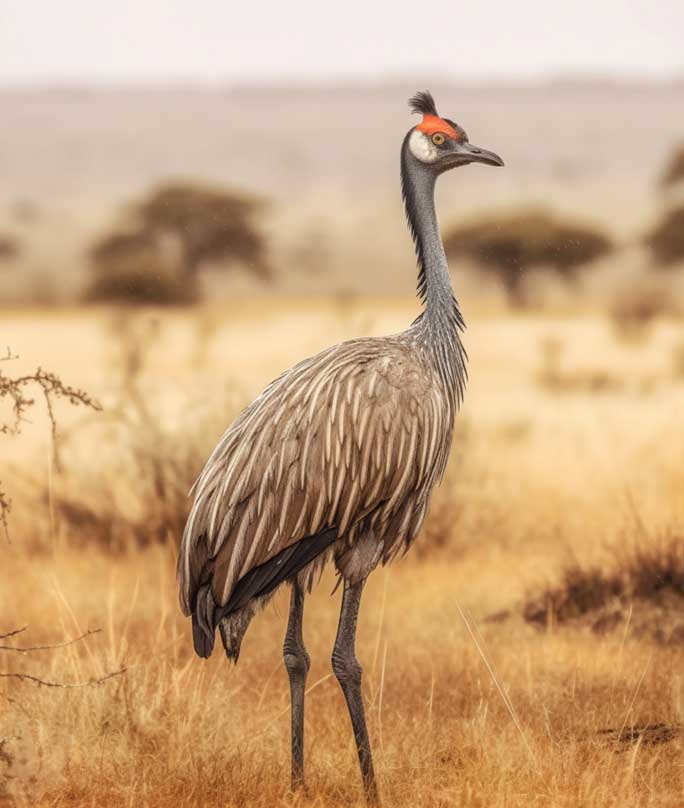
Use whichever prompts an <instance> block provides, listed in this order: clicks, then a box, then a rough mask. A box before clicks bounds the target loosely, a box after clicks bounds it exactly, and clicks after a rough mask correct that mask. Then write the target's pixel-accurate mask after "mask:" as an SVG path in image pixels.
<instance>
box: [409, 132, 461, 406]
mask: <svg viewBox="0 0 684 808" xmlns="http://www.w3.org/2000/svg"><path fill="white" fill-rule="evenodd" d="M409 134H410V133H409ZM436 179H437V176H436V173H435V172H434V171H433V170H432V169H431V168H430V167H428V166H425V165H423V164H422V163H420V162H419V161H418V160H416V158H415V157H414V156H413V155H412V154H411V152H410V151H409V148H408V136H407V139H406V140H405V141H404V145H403V148H402V152H401V191H402V196H403V198H404V205H405V208H406V219H407V222H408V226H409V230H410V232H411V237H412V238H413V243H414V245H415V248H416V256H417V259H418V295H419V297H420V299H421V300H422V301H423V302H424V303H425V311H424V312H423V313H422V314H421V316H420V317H419V318H418V320H417V321H416V323H415V330H416V333H417V334H418V336H419V338H420V340H421V341H422V342H423V343H424V345H425V347H426V348H427V350H428V355H429V356H430V358H431V360H432V361H433V362H434V364H435V367H436V369H437V371H438V373H439V374H440V376H441V377H442V379H443V381H444V383H445V386H446V388H447V392H448V394H449V397H450V400H451V401H452V403H453V404H454V406H455V407H456V406H458V404H459V403H460V401H461V400H462V399H463V393H464V388H465V382H466V379H467V375H468V374H467V369H466V360H467V357H466V353H465V349H464V347H463V344H462V343H461V339H460V336H459V334H460V332H461V331H463V330H464V328H465V323H464V321H463V316H462V315H461V311H460V309H459V307H458V302H457V300H456V298H455V297H454V293H453V289H452V287H451V277H450V275H449V267H448V265H447V259H446V254H445V252H444V245H443V244H442V237H441V235H440V232H439V224H438V222H437V215H436V213H435V182H436Z"/></svg>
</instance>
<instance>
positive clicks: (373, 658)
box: [0, 300, 684, 806]
mask: <svg viewBox="0 0 684 808" xmlns="http://www.w3.org/2000/svg"><path fill="white" fill-rule="evenodd" d="M415 311H416V306H415V304H414V303H413V302H408V301H403V300H394V301H391V300H383V301H378V300H373V301H370V300H359V301H356V302H353V301H349V300H347V301H341V302H340V301H337V302H335V301H326V300H321V301H297V300H289V301H281V302H273V301H271V302H268V301H261V302H259V303H256V302H249V301H236V302H234V303H233V304H231V305H230V306H228V307H227V308H225V309H221V310H216V309H212V308H210V307H207V308H204V309H200V310H196V311H192V312H176V313H165V312H160V311H142V312H138V313H136V314H134V315H128V316H125V317H122V316H121V315H118V314H116V313H115V312H110V311H106V310H88V311H80V310H65V311H62V312H58V313H55V312H49V311H35V310H34V311H16V312H11V311H6V312H4V313H3V315H2V324H3V335H2V340H3V342H9V343H10V345H11V347H12V348H13V350H14V351H16V352H17V353H19V354H20V355H21V357H20V359H19V360H17V362H16V363H14V366H13V368H12V372H14V370H16V371H17V372H21V371H22V370H23V369H29V370H30V369H31V368H33V367H35V366H36V365H38V364H41V365H43V366H44V367H47V368H49V369H50V370H54V371H56V372H58V373H60V374H62V376H63V377H64V380H65V381H66V382H68V383H71V384H77V385H79V386H83V387H85V388H87V389H88V390H89V392H91V393H92V394H94V395H96V396H98V397H99V398H100V400H101V402H102V404H103V405H104V411H103V412H102V413H101V414H91V413H84V412H79V411H74V410H71V409H69V408H68V407H63V406H60V407H59V408H58V410H57V415H58V418H59V420H60V424H61V434H62V440H61V446H60V453H59V454H60V468H61V470H58V469H57V467H56V464H55V463H54V462H52V460H51V462H48V460H49V459H51V458H52V453H51V451H50V450H49V443H48V436H49V430H48V429H47V425H46V424H45V423H44V421H43V420H42V418H41V417H39V416H38V414H37V413H36V415H35V417H33V416H32V423H30V424H26V425H25V427H24V430H23V434H22V435H21V436H20V437H18V438H13V437H8V438H6V439H3V446H2V455H1V457H0V479H1V480H2V482H3V486H4V487H5V488H6V489H7V490H8V492H9V493H10V494H12V495H13V497H14V508H13V512H12V514H11V522H10V531H11V535H10V539H11V543H5V544H4V545H3V548H2V562H0V563H1V566H0V583H1V586H0V616H1V617H0V634H2V633H4V632H6V631H9V630H11V629H13V628H18V627H21V626H24V625H28V629H27V631H26V632H24V634H22V635H18V636H17V637H16V638H11V639H8V640H5V641H3V642H5V643H6V644H8V645H9V644H12V643H13V642H14V644H16V645H23V646H25V645H36V644H43V643H56V642H61V641H64V640H65V639H68V638H70V637H77V636H79V635H80V634H82V633H83V632H85V631H87V630H88V629H95V628H99V629H101V631H100V632H99V633H96V634H91V635H89V636H87V637H86V638H85V639H83V640H81V641H80V642H76V643H74V644H72V645H68V646H66V647H64V648H61V649H55V650H50V651H36V652H33V653H27V654H18V653H14V652H1V651H0V671H1V672H4V673H7V672H12V673H29V674H33V675H35V676H38V677H40V678H42V679H44V680H48V681H53V682H58V683H84V682H88V681H89V680H91V679H93V678H98V677H102V676H104V675H106V674H107V673H112V672H117V671H119V670H120V669H121V668H122V667H125V668H126V670H125V672H124V673H122V674H121V675H118V676H115V677H114V678H111V679H108V680H107V681H106V682H104V683H103V684H101V685H99V686H92V687H83V688H76V689H63V688H49V687H38V686H34V684H32V683H31V682H29V681H22V680H17V679H15V678H4V679H3V680H2V681H1V682H0V784H1V786H0V789H4V792H3V791H2V790H0V794H4V799H5V800H6V801H7V802H8V803H10V804H11V803H14V804H17V805H22V806H23V805H26V806H29V805H30V806H42V805H51V806H61V805H95V804H99V805H107V806H110V805H111V806H119V805H121V806H140V805H149V806H171V805H173V806H198V805H203V806H204V805H206V806H214V805H216V806H219V805H220V806H242V805H254V806H272V805H285V806H304V805H312V806H328V805H330V806H336V805H356V804H362V793H361V789H360V782H359V775H358V766H357V762H356V758H355V751H354V747H353V740H352V736H351V730H350V727H349V719H348V716H347V714H346V709H345V706H344V702H343V698H342V695H341V692H340V690H339V688H338V686H337V683H336V682H335V680H334V678H333V677H332V676H331V671H330V653H331V649H332V643H333V640H334V634H335V627H336V620H337V610H338V606H339V603H338V601H339V593H338V594H336V595H335V596H333V597H331V596H330V592H331V590H332V588H333V586H334V582H335V581H334V576H333V575H332V573H331V572H330V571H328V572H326V574H325V575H324V577H323V580H322V581H321V583H320V584H319V585H318V587H317V589H316V590H315V591H314V593H313V595H312V596H311V597H310V598H309V599H308V601H307V606H306V614H305V637H306V642H307V646H308V648H309V652H310V654H311V658H312V668H311V672H310V676H309V690H310V693H309V696H308V701H307V716H306V756H307V789H306V791H305V792H303V793H297V794H292V793H290V791H289V717H288V705H289V693H288V687H287V677H286V673H285V669H284V666H283V664H282V659H281V650H280V649H281V643H282V635H283V632H284V627H285V619H286V614H287V600H286V593H284V592H283V593H280V594H279V595H278V596H277V597H276V599H275V600H274V601H273V603H272V604H271V605H269V606H268V608H267V609H266V610H265V611H264V613H263V614H261V615H260V616H259V617H258V618H257V619H256V620H255V621H254V623H253V625H252V628H251V629H250V632H249V634H248V635H247V638H246V640H245V643H244V646H243V651H242V656H241V659H240V662H239V664H238V665H237V667H235V668H233V667H232V666H229V665H228V663H227V662H226V661H225V659H224V658H222V657H221V654H220V653H216V654H215V655H214V657H212V659H211V660H209V661H208V662H203V661H202V660H199V659H197V658H195V657H194V656H193V654H192V649H191V641H190V636H189V625H188V623H187V621H186V620H185V619H184V618H182V616H181V615H180V613H179V610H178V607H177V599H176V590H175V579H174V563H175V546H174V541H175V540H176V539H177V535H176V534H177V530H178V526H179V525H180V524H181V523H182V518H183V513H184V508H185V507H187V503H186V500H185V497H184V494H185V491H186V490H187V487H188V484H189V482H190V480H191V479H192V478H193V476H194V474H196V473H197V471H198V470H199V466H200V464H201V461H202V459H203V457H205V456H206V453H207V451H208V450H209V449H210V448H211V446H212V444H213V442H214V441H215V439H216V437H217V435H218V434H219V433H220V431H221V430H222V429H223V427H224V426H225V425H226V424H227V423H228V422H229V421H230V420H231V418H232V417H233V416H234V414H235V413H236V412H237V410H238V409H239V407H240V406H241V405H242V404H243V403H244V402H246V401H247V400H249V399H250V397H252V396H253V395H254V394H256V393H257V392H258V391H259V389H261V387H262V386H263V385H264V384H265V383H266V382H267V381H269V380H270V379H271V378H272V377H273V376H274V375H276V374H277V373H278V372H279V371H280V370H282V369H283V368H285V367H287V366H289V365H290V364H292V363H293V362H294V361H296V360H297V359H299V358H302V357H303V356H306V355H308V354H310V353H312V352H314V351H316V350H318V349H319V348H322V347H324V346H326V345H328V344H330V343H331V342H334V341H338V340H340V339H344V338H348V337H350V336H356V335H359V334H381V333H388V332H392V331H395V330H399V329H400V328H402V327H404V326H405V324H406V323H407V322H408V321H409V320H410V318H411V317H412V316H413V315H414V314H415ZM467 313H468V320H469V322H470V324H471V325H470V328H469V330H468V332H467V335H466V343H467V347H468V350H469V353H470V357H471V379H470V384H469V389H468V393H467V399H466V403H465V406H464V408H463V410H462V412H461V414H460V417H459V420H458V424H457V429H456V438H455V445H454V451H453V454H452V459H451V462H450V465H449V468H448V470H447V474H446V477H445V480H444V483H443V485H442V486H441V488H440V489H439V490H438V491H437V492H436V495H435V498H434V501H433V508H432V510H431V514H430V517H429V520H428V523H427V525H426V528H425V530H424V532H423V534H422V536H421V537H420V538H419V540H418V543H417V544H416V545H415V546H414V548H413V549H412V551H411V553H410V554H409V555H408V556H407V557H406V558H405V559H403V560H401V561H400V562H397V563H395V564H394V565H393V566H392V567H390V568H387V569H380V570H377V571H376V572H375V573H374V574H373V576H371V579H370V581H369V584H368V586H367V589H366V593H365V595H364V599H363V602H362V610H361V621H360V630H359V637H358V656H359V658H360V660H361V662H362V664H363V666H364V691H365V696H366V705H367V712H368V720H369V725H370V732H371V736H372V741H373V745H374V750H375V758H376V769H377V772H378V776H379V780H380V787H381V791H382V794H383V798H384V803H385V804H386V805H388V806H389V805H392V806H394V805H396V806H447V805H449V806H451V805H463V806H518V805H520V806H528V805H538V806H548V805H553V806H631V805H634V806H636V805H639V806H642V805H653V806H663V805H673V806H675V805H680V804H682V794H684V756H683V754H682V753H683V752H684V741H683V740H682V738H684V736H682V737H680V734H679V733H680V729H681V727H682V726H684V680H683V676H684V674H683V672H682V671H683V665H682V662H683V661H684V656H683V655H684V650H683V649H682V646H681V644H677V643H676V642H657V641H655V640H654V639H653V638H652V637H651V636H650V635H649V634H648V633H644V632H641V631H637V630H636V627H637V626H639V625H641V623H640V619H639V614H640V612H641V611H643V610H644V609H645V608H646V607H645V605H644V603H643V599H639V598H637V597H635V598H634V600H633V601H629V602H627V601H625V599H624V597H623V599H622V601H621V603H620V608H621V609H622V610H623V611H624V613H625V614H626V618H625V619H623V620H622V621H621V622H620V623H619V625H618V627H617V629H616V630H614V631H605V632H602V633H599V632H597V631H594V630H592V629H591V628H589V627H588V626H587V625H586V624H584V623H582V622H581V621H575V622H572V621H571V622H570V624H569V625H567V626H566V625H560V624H559V622H558V621H556V620H554V615H553V614H552V613H549V619H548V620H547V621H546V623H545V625H543V626H542V628H535V627H533V626H531V625H530V624H528V623H527V622H525V620H524V619H523V617H522V607H523V605H524V603H525V602H526V599H528V597H529V596H530V595H533V596H534V595H538V594H539V593H540V592H542V591H543V589H544V587H545V586H547V585H550V584H554V583H556V582H558V581H561V580H562V576H563V571H564V570H565V569H566V568H568V566H570V565H572V564H578V565H580V566H581V567H585V568H590V567H592V566H595V567H596V568H598V569H603V570H619V569H621V565H624V564H625V557H626V554H628V553H630V552H653V553H658V552H659V549H658V548H660V547H663V546H667V547H673V546H678V542H680V541H681V540H684V463H683V462H682V444H683V438H684V426H683V424H682V418H681V414H682V412H683V411H684V373H683V372H682V367H681V355H682V353H681V352H682V343H684V327H683V326H682V324H681V322H678V321H676V320H660V321H658V322H656V323H655V324H654V325H653V326H652V328H651V329H650V330H649V331H647V332H645V333H643V334H641V336H640V338H639V339H638V340H636V341H635V340H634V339H632V340H630V341H628V342H625V341H624V340H621V339H620V338H619V335H617V334H616V332H615V329H614V328H613V325H612V324H611V323H610V322H609V321H608V320H607V319H606V318H604V317H601V316H599V315H596V314H592V315H582V314H581V313H576V314H574V315H570V314H568V315H567V316H564V317H563V318H558V317H556V318H553V317H551V316H549V315H544V314H525V315H523V314H520V315H516V316H513V315H508V314H506V315H503V314H501V313H500V312H499V313H497V312H492V311H477V310H475V311H471V312H467ZM8 370H9V368H8ZM675 601H676V599H675ZM676 602H677V603H678V602H679V601H676ZM681 602H682V604H684V600H682V601H681ZM492 615H495V616H496V615H498V617H497V618H496V619H494V620H492V619H491V616H492ZM506 616H507V617H506ZM669 617H670V615H669V614H668V613H667V612H665V611H663V610H661V611H660V612H658V613H657V619H659V620H667V619H669ZM504 618H506V619H504ZM673 619H674V617H673ZM506 701H510V705H512V708H511V706H507V704H506ZM659 725H662V726H659ZM645 726H648V727H650V728H651V729H650V730H649V731H648V732H636V731H634V730H633V728H634V727H645ZM602 730H613V733H612V734H611V733H603V732H601V731H602ZM1 799H2V797H0V800H1Z"/></svg>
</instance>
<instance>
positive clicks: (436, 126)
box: [405, 90, 504, 174]
mask: <svg viewBox="0 0 684 808" xmlns="http://www.w3.org/2000/svg"><path fill="white" fill-rule="evenodd" d="M409 106H410V107H411V112H415V113H417V114H419V115H422V116H423V120H422V121H421V122H420V123H419V124H418V125H417V126H414V127H413V129H411V130H410V132H409V133H408V135H407V137H406V144H405V146H406V149H407V150H408V151H409V152H410V153H411V154H412V155H413V157H415V159H416V160H418V162H419V163H422V164H423V165H425V166H429V167H430V168H431V169H432V170H433V171H434V172H435V173H436V174H442V173H443V172H444V171H448V170H449V169H451V168H457V167H458V166H464V165H467V164H468V163H484V164H485V165H488V166H502V165H503V164H504V162H503V160H502V159H501V158H500V157H499V155H498V154H495V153H494V152H492V151H488V150H487V149H482V148H480V147H479V146H474V145H473V144H472V143H470V141H469V140H468V135H467V134H466V132H465V130H464V129H463V128H462V127H461V126H459V125H458V124H457V123H454V121H451V120H449V118H442V117H440V115H439V114H438V113H437V108H436V107H435V101H434V99H433V97H432V95H431V94H430V93H429V92H428V91H427V90H424V91H421V92H419V93H416V94H415V95H414V96H413V97H412V98H410V99H409Z"/></svg>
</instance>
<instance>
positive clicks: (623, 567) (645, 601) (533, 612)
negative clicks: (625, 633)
mask: <svg viewBox="0 0 684 808" xmlns="http://www.w3.org/2000/svg"><path fill="white" fill-rule="evenodd" d="M523 617H524V619H525V620H526V621H527V622H528V623H531V624H533V625H537V626H546V625H549V624H560V625H563V624H574V625H583V626H587V627H589V628H590V629H591V630H592V631H594V632H597V633H603V632H605V631H610V630H612V629H615V628H617V627H618V626H623V625H624V624H625V622H626V621H629V622H630V626H631V630H632V632H633V633H635V634H636V635H637V636H646V637H649V638H651V639H654V640H656V641H658V642H663V643H670V642H684V540H683V539H682V538H681V537H675V538H673V539H671V540H669V541H668V542H666V543H660V544H654V545H653V546H651V547H648V548H646V549H639V550H635V551H632V552H629V553H624V554H622V556H621V558H620V560H619V563H618V564H616V566H615V567H614V568H613V569H603V568H600V567H596V566H593V567H587V566H583V565H581V564H573V565H571V566H569V567H567V568H566V569H565V570H564V572H563V574H562V577H561V582H560V583H559V584H557V585H555V586H552V587H549V588H547V589H545V590H544V591H543V592H542V593H541V594H538V595H533V596H531V597H530V598H529V599H528V600H527V602H526V603H525V604H524V606H523Z"/></svg>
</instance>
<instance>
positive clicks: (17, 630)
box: [0, 626, 28, 640]
mask: <svg viewBox="0 0 684 808" xmlns="http://www.w3.org/2000/svg"><path fill="white" fill-rule="evenodd" d="M27 628H28V626H22V627H21V628H15V629H12V631H8V632H7V633H6V634H0V640H8V639H9V638H10V637H16V636H17V634H23V633H24V631H26V629H27Z"/></svg>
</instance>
